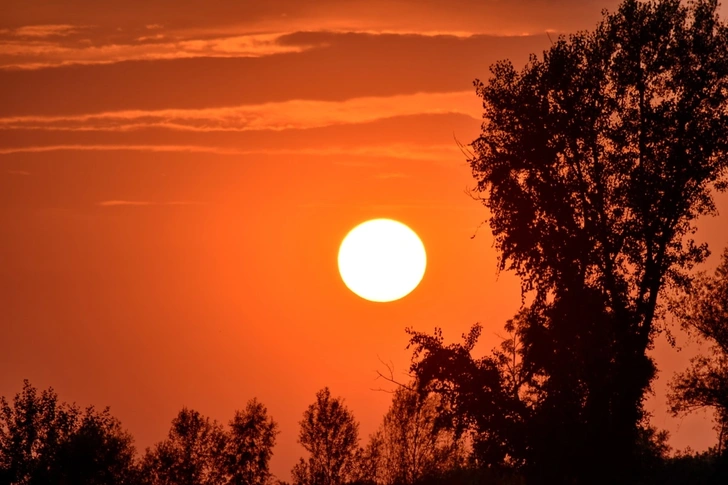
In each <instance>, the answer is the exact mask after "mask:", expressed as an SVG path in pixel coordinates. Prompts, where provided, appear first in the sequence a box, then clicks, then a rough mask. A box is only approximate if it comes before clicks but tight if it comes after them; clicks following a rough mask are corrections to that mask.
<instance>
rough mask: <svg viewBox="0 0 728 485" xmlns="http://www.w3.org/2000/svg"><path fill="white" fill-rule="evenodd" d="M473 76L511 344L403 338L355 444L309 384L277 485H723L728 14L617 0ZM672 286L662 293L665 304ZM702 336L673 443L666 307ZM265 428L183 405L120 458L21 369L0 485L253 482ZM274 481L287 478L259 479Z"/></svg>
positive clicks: (109, 429)
mask: <svg viewBox="0 0 728 485" xmlns="http://www.w3.org/2000/svg"><path fill="white" fill-rule="evenodd" d="M491 71H492V77H491V78H490V79H489V80H488V81H487V82H480V81H476V83H475V86H476V91H477V93H478V95H479V96H480V97H481V98H482V100H483V107H484V122H483V125H482V133H481V135H480V136H479V137H478V138H477V139H476V140H475V141H474V142H473V143H472V144H471V145H470V147H471V149H472V151H471V153H470V159H469V163H470V167H471V169H472V172H473V176H474V178H475V179H476V181H477V186H476V187H475V189H474V195H475V196H476V197H478V198H480V199H481V200H482V202H483V204H484V205H485V207H486V208H487V209H488V211H489V213H490V218H489V220H488V222H489V225H490V228H491V229H492V232H493V234H494V236H495V246H496V249H497V250H498V252H499V255H500V260H499V270H500V271H503V270H512V271H515V272H516V274H517V275H518V276H519V277H520V279H521V282H522V296H523V305H522V308H521V309H520V310H519V311H518V313H517V314H516V315H515V316H514V317H513V318H512V319H511V320H509V321H508V322H506V324H505V330H506V331H507V332H508V338H506V339H504V341H503V342H502V344H501V346H500V347H498V348H496V349H493V350H492V351H491V352H490V353H489V354H487V355H485V356H482V357H476V356H475V355H474V353H475V352H474V351H475V346H476V344H477V342H478V340H479V338H480V335H481V331H482V327H481V325H479V324H476V325H474V326H473V327H472V328H471V330H470V331H469V332H468V333H467V334H466V335H463V341H462V343H453V344H448V343H446V341H445V338H444V336H443V334H442V331H441V330H440V329H436V330H435V332H434V334H429V333H423V332H420V331H415V330H412V329H408V330H407V331H408V333H409V335H410V345H411V348H412V351H413V356H412V367H411V371H412V374H413V377H414V378H415V382H414V385H413V389H409V388H407V387H402V388H400V389H398V390H396V391H395V392H394V394H393V400H392V404H391V407H390V409H389V410H388V412H387V413H386V415H385V416H384V418H383V421H382V423H381V426H380V427H379V428H378V429H377V431H375V432H374V433H373V434H372V435H371V436H370V437H369V440H368V441H367V443H366V445H364V446H360V438H359V425H358V423H357V421H356V419H355V417H354V415H353V413H352V412H351V411H350V410H349V409H348V408H347V406H346V405H345V404H344V401H343V399H341V398H339V397H332V395H331V392H330V391H329V389H328V388H324V389H322V390H321V391H319V392H318V393H317V394H316V396H315V401H314V402H313V403H312V404H311V405H310V406H309V407H308V408H307V409H306V410H305V411H304V413H303V419H302V420H301V422H300V431H299V443H300V444H301V445H302V447H303V449H304V450H305V452H306V453H307V456H306V457H303V458H301V459H300V461H299V463H298V464H296V465H295V466H294V468H293V470H292V472H291V474H292V483H293V484H294V485H342V484H350V485H354V484H360V485H364V484H369V485H416V484H420V485H425V484H440V483H447V484H463V485H464V484H481V483H490V484H502V485H505V484H512V485H525V484H528V485H532V484H535V485H538V484H572V485H575V484H579V485H581V484H597V485H598V484H605V485H609V484H644V485H648V484H688V483H689V484H719V483H720V484H725V483H728V450H727V449H726V448H727V446H726V443H728V249H726V252H725V253H724V255H723V260H722V263H721V264H720V266H719V267H718V269H717V270H716V272H715V274H714V275H713V276H706V275H704V274H700V273H698V274H697V275H696V273H695V272H694V268H695V267H696V265H698V264H700V263H702V262H704V261H705V259H706V258H707V256H708V255H709V251H708V248H707V246H706V245H705V244H697V243H696V242H695V241H694V240H693V239H692V238H691V236H692V234H693V233H694V232H695V221H696V219H697V218H699V217H701V216H705V215H713V214H714V213H715V212H716V211H715V206H714V201H713V194H714V193H715V191H720V190H725V189H726V188H727V187H728V178H727V175H728V25H726V24H725V23H724V22H722V21H721V20H720V19H719V18H718V15H717V3H716V1H715V0H694V1H692V2H690V3H688V4H684V3H681V2H680V1H678V0H659V1H650V2H639V1H637V0H625V1H624V3H623V4H622V5H621V6H620V7H619V10H618V11H617V12H615V13H613V14H608V13H605V15H604V18H603V20H602V22H601V23H600V24H599V25H598V26H597V27H596V29H595V30H594V31H591V32H580V33H577V34H574V35H571V36H569V37H568V38H567V37H560V38H559V39H558V40H557V42H555V43H554V44H553V45H552V46H551V48H549V49H548V50H547V51H545V52H544V54H543V56H542V57H538V56H535V55H534V56H532V57H531V59H530V61H529V63H528V64H527V65H526V66H525V68H523V69H522V70H521V71H517V70H516V69H515V68H514V67H513V65H512V64H511V63H510V62H509V61H502V62H499V63H497V64H496V65H494V66H492V68H491ZM668 292H669V293H671V295H672V296H671V299H670V300H669V301H671V302H673V303H675V304H674V305H672V306H670V305H667V304H666V303H665V298H664V297H665V296H666V293H668ZM668 312H670V313H672V314H674V315H676V316H677V317H678V319H679V320H680V322H681V323H682V327H683V328H685V329H686V330H687V331H688V332H690V333H693V334H697V335H698V336H699V337H700V338H701V339H703V340H704V341H706V342H707V343H709V344H710V348H709V349H708V351H709V353H708V354H706V355H701V356H698V357H696V358H695V359H693V361H692V362H691V366H690V368H688V369H687V370H685V371H684V372H682V373H680V374H678V375H676V376H675V377H674V379H673V381H672V384H671V395H670V403H669V404H670V406H671V410H672V412H673V413H674V414H676V415H678V414H685V413H688V412H691V411H693V410H695V409H699V408H709V409H711V410H712V411H714V415H715V422H716V430H717V433H718V438H717V443H716V446H715V447H713V448H711V449H709V450H708V451H705V452H701V453H693V452H691V451H689V450H688V451H683V452H678V453H672V450H671V449H670V447H669V446H668V444H667V441H668V435H667V433H666V432H665V431H660V430H658V429H656V428H655V427H653V426H651V425H650V423H649V418H650V416H649V414H648V413H647V412H646V411H645V409H644V406H643V402H644V399H645V394H646V393H647V392H648V391H649V390H650V386H651V383H652V381H653V379H654V377H655V375H656V370H657V369H656V366H655V363H654V362H653V360H652V359H651V358H650V356H649V355H648V351H649V350H650V349H651V347H652V345H653V341H654V338H655V336H656V335H657V334H658V333H659V332H661V331H663V330H665V325H666V323H665V319H664V317H665V315H667V314H668ZM277 433H278V428H277V424H276V423H275V421H274V420H273V419H272V417H270V416H269V415H268V413H267V409H266V408H265V406H263V404H261V403H260V402H258V401H257V400H255V399H253V400H251V401H249V402H248V403H247V405H246V407H245V408H244V409H243V410H242V411H236V412H235V413H234V415H233V418H232V419H231V420H230V421H229V423H228V424H227V426H224V425H223V424H221V423H218V422H216V421H214V420H211V419H210V418H208V417H206V416H203V415H202V414H200V413H199V412H197V411H194V410H191V409H186V408H184V409H182V410H181V411H180V412H179V413H178V415H177V416H176V417H175V418H174V419H173V420H172V422H171V428H170V430H169V434H168V436H167V438H166V439H164V440H162V441H161V442H159V443H157V444H156V445H154V446H152V447H151V448H149V449H147V450H146V451H145V453H143V454H141V455H140V454H138V453H137V452H136V450H135V448H134V445H133V440H132V437H131V436H130V435H129V434H128V433H127V432H126V431H125V430H124V429H123V428H122V426H121V423H120V422H119V421H118V420H117V419H115V418H114V417H113V416H112V415H111V414H110V411H109V409H108V408H107V409H104V410H103V411H97V410H95V409H94V408H93V407H89V408H87V409H85V410H81V409H79V408H78V406H76V405H75V404H67V403H64V402H59V400H58V396H57V395H56V393H55V392H54V391H53V389H48V390H46V391H42V392H40V393H39V392H38V391H37V390H36V389H35V388H33V387H32V386H31V385H30V384H29V383H28V382H27V381H26V382H25V384H24V386H23V389H22V391H21V392H20V393H19V394H17V395H16V396H15V398H14V399H12V402H10V401H8V400H6V399H5V398H4V397H3V398H2V400H1V401H0V485H5V484H19V485H37V484H73V485H76V484H79V485H83V484H89V485H91V484H94V485H96V484H99V485H100V484H122V485H125V484H130V485H131V484H134V485H242V484H246V485H263V484H268V483H273V482H274V481H275V479H274V477H273V476H272V475H271V473H270V470H269V462H270V459H271V457H272V454H273V449H274V446H275V442H276V435H277ZM278 483H281V484H283V483H285V482H278Z"/></svg>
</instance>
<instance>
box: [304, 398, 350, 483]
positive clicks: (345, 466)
mask: <svg viewBox="0 0 728 485" xmlns="http://www.w3.org/2000/svg"><path fill="white" fill-rule="evenodd" d="M300 425H301V431H300V433H299V436H298V442H299V443H301V445H302V446H303V448H304V449H305V450H306V451H307V452H308V453H309V457H308V459H307V460H304V459H303V458H301V459H300V461H299V463H298V464H297V465H296V466H294V467H293V470H292V475H293V483H294V485H341V484H343V483H346V482H347V481H349V480H350V479H351V478H352V477H353V473H354V468H355V457H356V453H357V447H358V443H359V424H358V423H357V422H356V420H355V419H354V415H353V414H352V413H351V411H349V409H348V408H347V407H346V405H345V404H344V401H343V400H342V399H341V398H338V397H331V392H330V391H329V388H328V387H326V388H324V389H322V390H320V391H319V392H317V393H316V402H314V403H313V404H311V405H310V406H309V407H308V409H306V411H305V412H304V413H303V420H301V422H300Z"/></svg>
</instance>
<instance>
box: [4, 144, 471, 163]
mask: <svg viewBox="0 0 728 485" xmlns="http://www.w3.org/2000/svg"><path fill="white" fill-rule="evenodd" d="M54 151H146V152H178V153H179V152H187V153H209V154H214V155H240V156H244V155H271V156H295V155H299V156H300V155H304V156H319V157H330V156H334V157H372V158H394V159H402V160H422V161H433V162H434V161H443V160H452V159H453V158H458V156H459V155H460V152H459V150H458V148H457V146H455V145H454V144H453V145H426V146H422V145H404V144H393V145H384V146H360V147H326V148H303V149H259V150H240V149H235V148H226V147H217V146H197V145H45V146H27V147H16V148H0V155H11V154H16V153H45V152H54Z"/></svg>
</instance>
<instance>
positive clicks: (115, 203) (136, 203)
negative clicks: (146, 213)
mask: <svg viewBox="0 0 728 485" xmlns="http://www.w3.org/2000/svg"><path fill="white" fill-rule="evenodd" d="M201 204H202V202H196V201H188V200H172V201H168V202H152V201H148V200H103V201H101V202H99V203H98V205H99V206H101V207H144V206H150V205H167V206H174V205H201Z"/></svg>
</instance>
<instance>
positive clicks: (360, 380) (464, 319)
mask: <svg viewBox="0 0 728 485" xmlns="http://www.w3.org/2000/svg"><path fill="white" fill-rule="evenodd" d="M49 3H50V2H33V1H27V0H18V1H15V0H5V1H4V2H3V15H2V17H1V18H0V86H2V89H1V90H0V308H2V316H1V317H0V319H1V320H0V321H1V322H2V332H1V333H2V338H1V339H0V368H2V369H3V370H2V373H0V395H5V396H11V395H13V394H14V393H15V392H17V391H18V390H20V388H21V386H22V379H23V378H28V379H30V380H31V382H32V383H33V384H34V385H35V386H37V387H47V386H53V387H54V388H55V389H56V390H57V391H58V392H59V394H60V397H61V398H62V399H64V400H68V401H76V402H78V403H79V404H82V405H87V404H96V405H98V406H105V405H110V406H111V408H112V412H113V413H114V414H115V415H116V416H117V417H119V418H120V419H121V420H122V422H123V424H124V425H125V427H127V428H128V429H129V431H130V432H132V433H133V434H134V436H135V438H136V442H137V446H138V447H139V448H140V449H142V450H143V448H144V447H146V446H149V445H151V444H153V443H154V442H156V441H158V440H161V439H162V438H163V437H164V436H165V435H166V432H167V430H168V428H169V423H170V421H171V419H172V418H173V417H174V415H175V413H176V412H177V411H178V410H179V409H180V408H181V407H182V406H188V407H193V408H195V409H197V410H199V411H200V412H202V413H204V414H207V415H209V416H211V417H213V418H216V419H218V420H220V421H227V420H228V419H229V418H230V417H231V416H232V415H233V411H234V410H235V409H241V408H243V407H244V405H245V402H246V401H247V400H248V399H250V398H252V397H257V398H258V399H260V400H261V401H263V402H264V403H265V404H266V405H267V406H268V409H269V411H270V413H271V414H272V415H273V416H274V418H275V419H276V420H277V421H278V422H279V424H280V429H281V431H282V432H281V434H280V435H279V437H278V445H277V446H276V449H275V456H274V459H273V462H272V467H273V471H274V473H276V474H277V475H278V476H279V478H282V479H288V477H289V471H290V468H291V466H292V465H293V463H294V462H295V461H296V459H297V458H298V457H299V456H301V453H302V449H301V448H300V447H299V445H297V444H296V437H297V434H298V425H297V422H298V420H299V419H300V417H301V414H302V412H303V410H304V409H305V407H306V406H307V405H308V404H309V403H310V402H311V401H312V400H313V398H314V394H315V392H316V391H317V390H318V389H320V388H321V387H323V386H329V387H330V388H331V389H332V392H333V393H334V394H336V395H340V396H343V397H344V398H345V399H346V402H347V403H348V405H349V406H350V407H351V409H352V410H353V411H354V413H355V415H356V417H357V418H358V420H359V421H360V422H361V434H362V438H363V439H366V437H367V435H368V434H369V433H370V432H372V431H373V430H374V428H375V427H376V426H377V425H378V423H379V420H380V417H381V416H382V414H383V413H384V411H385V410H386V408H387V406H388V403H389V398H390V396H389V395H388V394H386V393H383V392H377V391H374V390H372V389H374V388H378V387H381V386H384V385H385V383H383V382H381V381H377V380H375V377H376V371H377V370H384V369H385V368H384V366H383V365H382V363H381V362H380V359H381V360H383V361H391V362H392V363H393V364H394V366H395V369H396V371H397V372H398V373H400V372H403V371H405V370H406V369H407V367H408V365H409V359H410V355H411V353H410V352H409V351H408V350H406V348H405V347H406V345H407V335H406V334H405V332H404V328H405V327H407V326H412V327H414V328H416V329H418V330H432V329H433V328H434V327H435V326H441V327H443V329H444V332H445V335H446V337H447V338H449V339H453V340H454V339H457V338H459V336H460V334H461V333H462V332H464V331H465V330H466V329H467V328H469V327H470V325H471V324H472V323H474V322H476V321H479V322H482V323H483V324H484V326H485V330H486V331H485V332H484V338H483V341H482V342H481V346H480V347H481V349H482V351H483V352H486V351H488V350H489V349H490V348H492V347H493V346H495V345H497V343H498V342H499V338H498V336H497V335H496V334H497V333H500V331H501V329H502V325H503V323H504V322H505V320H506V319H508V318H509V317H511V316H512V315H513V314H514V313H515V312H516V311H517V309H518V307H519V304H520V294H519V286H518V281H517V280H516V279H515V278H514V277H513V276H512V275H510V274H501V275H500V276H498V275H497V274H496V254H495V252H494V250H493V247H492V243H493V239H492V237H491V235H490V233H489V231H488V229H487V226H484V227H482V228H481V229H480V230H479V231H478V226H479V223H480V222H481V221H482V220H483V219H484V218H485V217H486V216H487V213H486V212H485V209H484V208H482V206H480V205H479V204H478V203H477V202H475V201H473V200H472V199H470V198H469V197H468V196H467V195H466V194H465V190H466V189H467V187H468V186H472V185H473V182H472V179H471V176H470V173H469V169H468V166H467V164H466V162H465V157H464V156H463V155H462V154H461V153H460V151H459V150H458V148H457V144H456V142H455V140H454V138H457V139H458V140H460V141H462V142H464V143H467V142H469V141H472V139H474V138H475V137H476V136H477V134H478V130H479V117H480V101H479V99H478V98H477V97H476V96H475V93H474V91H473V89H472V81H473V79H474V78H476V77H479V78H482V79H485V78H487V76H488V67H489V65H490V64H491V63H492V62H494V61H496V60H498V59H502V58H510V59H512V60H513V61H514V63H515V64H516V65H517V66H521V65H523V64H524V63H525V61H526V60H527V57H528V54H529V53H530V52H537V53H540V52H541V51H542V50H543V49H545V48H547V46H548V45H549V39H548V37H547V35H546V32H547V31H548V32H553V33H554V35H558V33H560V32H566V33H568V32H572V31H575V30H578V29H588V28H591V27H593V26H594V25H595V23H596V22H597V21H598V20H599V18H600V10H601V9H602V8H609V9H610V10H613V9H614V7H615V6H616V2H614V1H611V0H609V1H607V0H601V1H599V2H595V1H576V0H567V1H559V2H556V1H546V0H540V1H537V0H531V1H528V0H509V1H501V0H492V1H474V0H448V1H444V0H427V1H422V0H421V1H418V2H413V1H367V2H364V1H358V2H357V1H354V2H352V1H332V0H327V1H316V2H301V1H292V0H289V1H269V2H252V1H251V2H242V1H233V0H225V1H220V2H172V1H167V2H155V3H154V4H153V5H152V2H146V1H141V0H134V1H125V2H116V3H114V6H110V5H109V3H110V2H98V1H92V0H72V1H66V2H63V3H62V4H61V3H60V2H59V3H58V4H57V5H48V4H49ZM723 14H724V16H725V14H726V8H725V7H724V8H723ZM718 201H719V209H721V210H722V213H723V214H725V213H726V212H728V198H727V197H725V196H723V197H721V198H719V199H718ZM375 217H391V218H395V219H398V220H401V221H402V222H404V223H406V224H408V225H409V226H410V227H412V228H413V229H414V230H415V231H417V232H418V234H419V235H420V237H421V238H422V240H423V242H424V244H425V246H426V248H427V251H428V263H429V265H428V268H427V272H426V274H425V277H424V279H423V281H422V283H421V284H420V286H419V287H418V288H417V289H416V290H415V291H414V292H413V293H412V294H410V295H409V296H407V297H406V298H404V299H402V300H399V301H396V302H393V303H387V304H381V303H372V302H368V301H365V300H362V299H360V298H358V297H356V296H355V295H354V294H353V293H351V292H350V291H349V290H347V289H346V287H345V286H344V284H343V283H342V281H341V279H340V278H339V275H338V271H337V268H336V254H337V250H338V245H339V243H340V242H341V239H342V238H343V236H344V235H345V234H346V233H347V232H348V231H349V229H351V228H352V227H353V226H355V225H356V224H358V223H360V222H362V221H364V220H367V219H370V218H375ZM700 227H701V230H700V232H699V234H698V237H699V238H700V239H701V240H706V241H708V242H709V243H710V244H711V247H712V248H713V250H714V253H716V254H717V253H719V252H720V249H721V248H722V247H723V246H724V245H725V244H726V243H728V234H726V231H725V229H724V227H725V216H724V215H722V216H720V217H718V218H715V219H712V220H705V221H701V224H700ZM476 232H477V237H476V238H475V239H471V236H472V235H473V234H475V233H476ZM716 259H717V257H713V258H711V260H710V261H709V262H708V264H707V265H706V268H708V269H709V268H712V267H714V266H715V262H716ZM679 343H681V344H682V345H683V346H684V347H685V346H686V345H687V342H686V340H685V339H684V338H682V337H680V338H679ZM694 347H695V346H694V345H692V346H687V348H686V350H684V351H683V352H680V353H678V352H677V351H676V350H675V349H672V348H670V347H669V346H667V344H666V343H665V342H664V341H662V340H658V344H657V347H656V349H655V355H656V357H657V361H658V365H659V367H660V369H661V371H662V372H661V374H660V379H659V380H658V382H657V383H656V385H655V390H656V394H655V396H654V397H651V398H650V400H649V402H648V408H649V409H651V410H653V411H654V413H655V417H654V420H653V421H654V423H655V424H657V425H658V426H660V427H664V428H666V429H668V430H670V431H671V433H672V444H673V445H674V446H675V447H676V448H684V447H685V446H691V447H693V448H694V449H704V448H706V447H707V446H709V445H711V444H713V443H714V441H715V436H714V433H713V432H712V430H711V424H710V422H709V420H707V419H705V418H704V417H702V416H700V415H698V416H695V417H690V418H686V419H683V420H676V419H673V418H670V417H669V416H668V415H667V414H666V412H665V408H666V406H665V402H664V401H665V396H664V384H665V382H666V380H667V379H668V378H669V377H670V375H671V374H672V373H673V372H674V371H676V370H680V369H682V368H683V367H685V365H686V364H687V360H688V357H689V355H690V353H691V352H694Z"/></svg>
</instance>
